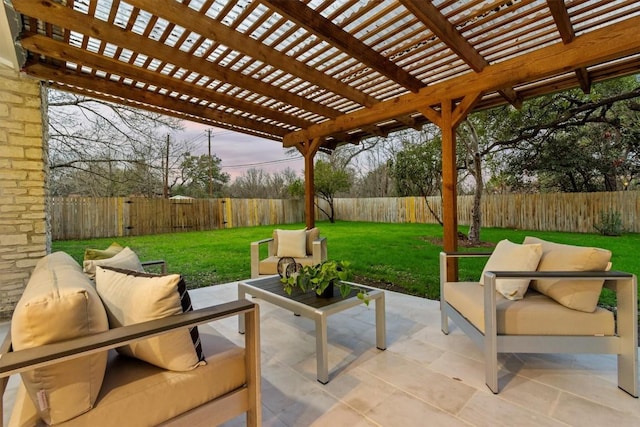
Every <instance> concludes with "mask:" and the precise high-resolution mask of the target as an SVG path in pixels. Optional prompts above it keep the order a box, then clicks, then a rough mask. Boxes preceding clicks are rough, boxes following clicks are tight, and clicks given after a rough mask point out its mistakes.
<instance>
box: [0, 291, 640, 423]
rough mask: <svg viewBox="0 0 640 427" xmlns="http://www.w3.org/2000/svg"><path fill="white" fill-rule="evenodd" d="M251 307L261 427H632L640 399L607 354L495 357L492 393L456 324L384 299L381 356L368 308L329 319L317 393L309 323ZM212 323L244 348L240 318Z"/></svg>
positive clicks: (393, 297)
mask: <svg viewBox="0 0 640 427" xmlns="http://www.w3.org/2000/svg"><path fill="white" fill-rule="evenodd" d="M190 293H191V297H192V301H193V303H194V306H195V308H199V307H203V306H206V305H211V304H215V303H218V302H225V301H230V300H233V299H235V298H236V297H237V293H236V284H235V283H230V284H225V285H218V286H212V287H209V288H202V289H197V290H193V291H190ZM256 301H257V302H258V303H259V304H260V310H261V341H262V343H261V344H262V403H263V425H264V426H273V427H294V426H331V427H337V426H348V427H360V426H385V427H387V426H388V427H394V426H398V427H408V426H501V425H504V426H567V425H571V426H605V425H611V426H614V425H615V426H617V427H618V426H639V425H640V400H638V399H634V398H632V397H630V396H629V395H627V394H626V393H625V392H623V391H621V390H620V389H618V388H617V385H616V376H617V373H616V361H615V356H609V355H561V354H558V355H534V354H531V355H529V354H526V355H523V354H520V355H502V356H501V357H500V362H501V363H502V364H503V366H502V368H501V370H500V374H501V380H500V385H501V392H500V394H499V395H493V394H492V393H491V392H490V391H489V389H488V388H487V387H486V386H485V384H484V365H483V358H482V354H481V353H480V351H479V350H478V348H477V347H475V346H474V345H473V343H472V342H471V341H470V340H469V339H468V338H467V337H466V336H465V335H464V334H463V333H462V332H461V331H460V330H459V329H457V328H456V327H455V326H454V327H452V328H451V329H452V331H451V334H450V335H449V336H445V335H443V334H442V332H441V331H440V311H439V306H438V302H437V301H431V300H426V299H422V298H417V297H412V296H407V295H403V294H399V293H395V292H388V291H387V294H386V306H387V307H386V308H387V309H386V313H387V318H386V321H387V350H385V351H381V350H377V349H376V348H375V326H374V325H375V310H374V308H373V305H372V306H371V307H366V306H365V305H364V304H363V305H361V306H358V307H355V308H352V309H349V310H347V311H345V312H342V313H338V314H336V315H333V316H330V317H329V320H328V325H329V331H328V336H329V378H330V382H329V383H328V384H327V385H322V384H320V383H319V382H317V381H316V359H315V336H314V324H313V322H312V321H311V320H309V319H305V318H302V317H296V316H294V315H293V314H292V313H291V312H288V311H285V310H284V309H281V308H278V307H275V306H273V305H271V304H269V303H267V302H265V301H260V300H256ZM214 325H215V326H216V329H218V331H220V332H221V333H222V334H223V335H225V336H227V337H228V338H229V339H231V340H232V341H235V342H237V343H242V341H243V337H242V335H239V334H238V332H237V318H229V319H224V320H223V321H219V322H217V323H215V324H214ZM10 387H11V384H10ZM11 396H12V390H8V391H7V393H6V396H5V400H10V399H11ZM5 405H7V402H6V401H5ZM6 407H7V408H8V411H9V410H10V408H11V406H6ZM8 411H7V412H8ZM244 424H245V422H244V417H239V418H237V419H234V420H232V421H230V422H228V423H226V424H225V426H226V427H235V426H244Z"/></svg>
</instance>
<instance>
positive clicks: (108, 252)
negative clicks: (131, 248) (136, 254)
mask: <svg viewBox="0 0 640 427" xmlns="http://www.w3.org/2000/svg"><path fill="white" fill-rule="evenodd" d="M123 249H124V248H123V247H122V246H120V245H119V244H118V243H116V242H113V243H112V244H111V245H110V246H109V247H108V248H107V249H90V248H87V249H85V250H84V260H85V261H89V260H96V259H107V258H111V257H112V256H115V255H117V254H118V253H119V252H120V251H122V250H123Z"/></svg>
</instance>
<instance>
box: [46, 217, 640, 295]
mask: <svg viewBox="0 0 640 427" xmlns="http://www.w3.org/2000/svg"><path fill="white" fill-rule="evenodd" d="M317 226H318V227H319V228H320V232H321V235H323V236H326V237H327V246H328V252H329V258H332V259H338V260H347V261H350V262H351V266H352V269H353V272H354V275H355V277H356V281H357V280H358V279H359V280H361V281H363V282H365V283H377V284H378V285H380V286H384V285H387V284H388V285H390V286H389V288H390V289H394V288H397V287H401V288H403V289H404V290H405V291H406V292H408V293H411V294H413V295H419V296H422V297H426V298H430V299H438V297H439V266H438V254H439V253H440V251H441V250H442V246H441V244H440V243H439V242H440V239H441V237H442V228H441V227H440V226H438V225H432V224H387V223H365V222H337V223H334V224H331V223H329V222H319V223H318V224H317ZM274 228H276V227H274V226H260V227H248V228H234V229H224V230H214V231H201V232H188V233H174V234H158V235H152V236H139V237H119V238H102V239H92V240H69V241H55V242H53V250H54V251H57V250H62V251H65V252H68V253H69V254H70V255H71V256H73V257H74V258H75V259H76V260H78V261H79V262H82V258H83V254H84V250H85V248H89V247H91V248H102V249H104V248H106V247H107V246H109V245H110V244H111V243H112V242H114V241H117V242H118V243H120V244H121V245H123V246H129V247H131V249H133V250H134V251H135V252H136V253H138V255H139V257H140V259H141V260H151V259H164V260H166V261H167V265H168V269H169V271H170V272H180V273H181V274H183V275H184V276H185V279H186V281H187V283H188V284H189V287H191V288H196V287H202V286H209V285H212V284H219V283H226V282H230V281H235V280H240V279H246V278H248V277H249V276H250V265H249V263H250V261H249V243H250V242H252V241H255V240H259V239H263V238H266V237H270V236H271V233H272V231H273V229H274ZM280 228H286V229H299V228H304V224H287V225H283V226H281V227H280ZM461 231H466V229H464V228H462V227H461ZM527 235H533V236H536V237H540V238H542V239H545V240H550V241H553V242H557V243H567V244H574V245H582V246H597V247H601V248H606V249H609V250H611V251H612V252H613V258H612V262H613V268H614V269H615V270H620V271H627V272H630V273H634V274H636V275H637V274H639V273H640V257H639V256H638V252H636V251H639V250H640V234H627V235H624V236H621V237H605V236H600V235H596V234H580V233H560V232H540V231H522V230H509V229H497V228H484V229H482V232H481V238H482V241H483V242H486V243H487V244H490V245H493V244H495V243H497V242H498V241H500V240H502V239H509V240H511V241H512V242H517V243H520V242H522V240H523V239H524V237H525V236H527ZM461 250H470V251H488V250H491V247H487V246H483V247H478V248H461ZM485 262H486V258H472V259H465V260H461V261H460V265H459V267H460V279H461V280H467V279H470V280H477V279H478V278H479V277H480V273H481V272H482V268H483V266H484V263H485ZM603 299H604V301H605V303H606V302H607V299H608V296H607V295H604V296H603Z"/></svg>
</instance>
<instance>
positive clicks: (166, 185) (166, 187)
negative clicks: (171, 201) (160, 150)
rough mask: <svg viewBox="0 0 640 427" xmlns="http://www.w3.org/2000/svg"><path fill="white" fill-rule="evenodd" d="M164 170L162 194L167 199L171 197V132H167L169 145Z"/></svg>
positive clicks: (165, 154)
mask: <svg viewBox="0 0 640 427" xmlns="http://www.w3.org/2000/svg"><path fill="white" fill-rule="evenodd" d="M163 160H164V162H163V163H164V165H163V166H164V168H163V169H164V170H163V171H162V172H164V184H163V186H162V187H163V188H162V196H163V197H164V198H165V199H168V198H169V134H167V147H166V150H165V152H164V159H163Z"/></svg>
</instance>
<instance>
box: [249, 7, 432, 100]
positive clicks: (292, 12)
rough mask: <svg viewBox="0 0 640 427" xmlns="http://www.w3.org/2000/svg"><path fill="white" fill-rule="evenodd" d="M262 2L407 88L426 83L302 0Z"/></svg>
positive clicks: (414, 90)
mask: <svg viewBox="0 0 640 427" xmlns="http://www.w3.org/2000/svg"><path fill="white" fill-rule="evenodd" d="M262 3H264V4H266V5H268V6H269V7H270V8H271V9H274V10H276V11H277V12H278V13H279V14H281V15H283V16H285V17H286V18H288V19H290V20H291V21H293V22H295V23H296V24H298V25H300V26H302V27H304V28H306V29H307V30H308V31H310V32H312V33H314V34H317V35H318V36H320V38H322V39H324V40H326V41H327V42H329V43H330V44H331V45H333V46H335V47H337V48H339V49H340V50H342V51H343V52H345V53H346V54H348V55H349V56H351V57H353V58H355V59H357V60H358V61H360V62H362V63H363V64H365V65H366V66H368V67H370V68H372V69H374V70H376V71H377V72H379V73H380V74H382V75H384V76H386V77H388V78H390V79H391V80H393V81H395V82H396V83H398V84H399V85H401V86H403V87H405V88H407V89H409V90H410V91H411V92H414V93H417V92H418V91H419V90H420V89H421V88H423V87H424V86H425V84H424V83H422V82H421V81H420V80H418V79H417V78H415V77H414V76H413V75H411V74H410V73H409V72H407V71H405V70H404V69H403V68H401V67H399V66H397V65H396V64H395V63H393V62H392V61H390V60H389V59H387V58H386V57H385V56H383V55H381V54H379V53H378V52H376V51H375V50H373V49H371V48H370V47H369V46H367V45H366V44H364V43H362V42H361V41H360V40H358V39H357V38H355V37H354V36H352V35H351V34H350V33H348V32H347V31H345V30H343V29H342V28H340V27H339V26H337V25H336V24H334V23H333V22H331V21H330V20H328V19H326V18H324V17H323V16H322V15H320V14H319V13H317V12H316V11H314V10H313V9H311V8H310V7H308V6H307V5H305V4H304V3H302V2H299V1H291V0H262Z"/></svg>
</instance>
